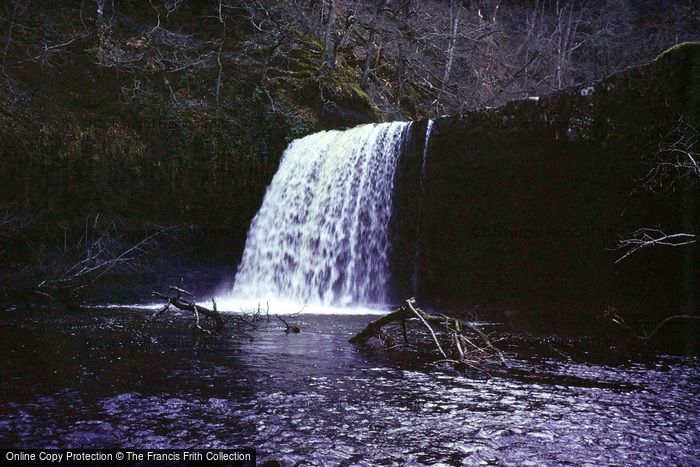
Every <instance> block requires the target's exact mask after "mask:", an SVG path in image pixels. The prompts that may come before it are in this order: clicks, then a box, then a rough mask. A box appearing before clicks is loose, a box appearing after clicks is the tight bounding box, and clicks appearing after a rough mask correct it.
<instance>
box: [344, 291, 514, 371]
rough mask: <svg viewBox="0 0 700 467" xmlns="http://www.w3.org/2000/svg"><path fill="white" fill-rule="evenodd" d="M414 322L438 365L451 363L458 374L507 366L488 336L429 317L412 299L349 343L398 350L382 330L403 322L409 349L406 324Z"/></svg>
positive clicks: (443, 317) (458, 321) (447, 319)
mask: <svg viewBox="0 0 700 467" xmlns="http://www.w3.org/2000/svg"><path fill="white" fill-rule="evenodd" d="M412 319H415V320H417V321H418V322H419V323H420V324H421V325H422V326H423V327H424V328H425V329H426V330H427V331H428V333H429V335H430V340H431V341H432V343H433V344H434V346H435V350H437V352H438V353H439V354H440V356H441V357H442V358H441V359H440V360H438V361H436V362H435V363H450V364H452V365H454V368H455V369H457V370H464V369H466V368H467V367H470V368H473V369H483V367H484V366H485V365H487V364H491V363H495V362H497V363H500V364H502V365H504V366H507V364H506V361H505V358H504V355H503V352H502V351H501V350H499V349H498V348H497V347H496V346H494V345H493V343H492V342H491V339H490V338H489V337H488V336H487V335H486V333H484V332H483V331H482V330H481V329H479V328H478V327H477V326H475V325H473V324H472V323H470V322H468V321H465V320H461V319H457V318H452V317H450V316H447V315H443V314H438V315H430V314H428V313H426V312H424V311H423V310H421V309H420V308H418V307H417V306H415V299H413V298H411V299H408V300H406V303H405V304H404V305H402V306H401V307H400V308H397V309H396V310H394V311H392V312H390V313H388V314H386V315H383V316H382V317H380V318H379V319H376V320H374V321H372V322H371V323H369V324H368V325H367V327H365V329H363V330H362V331H360V332H359V333H358V334H356V335H355V336H354V337H352V338H351V339H350V342H351V343H353V344H358V345H362V344H365V343H366V342H367V341H368V340H369V339H371V338H373V337H376V338H378V339H379V340H381V341H382V342H383V343H384V344H385V345H386V347H387V349H392V348H396V347H398V346H397V345H394V339H393V338H392V337H391V336H390V335H389V334H387V333H386V332H385V331H384V329H383V327H384V326H386V325H388V324H390V323H394V322H400V323H401V332H402V336H403V345H404V346H409V345H410V344H409V340H408V329H407V321H408V320H412ZM434 327H435V328H434ZM436 329H437V331H436Z"/></svg>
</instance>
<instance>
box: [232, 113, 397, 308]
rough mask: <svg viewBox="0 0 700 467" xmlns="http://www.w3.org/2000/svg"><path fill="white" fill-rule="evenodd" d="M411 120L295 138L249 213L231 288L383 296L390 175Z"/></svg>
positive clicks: (378, 300)
mask: <svg viewBox="0 0 700 467" xmlns="http://www.w3.org/2000/svg"><path fill="white" fill-rule="evenodd" d="M409 125H410V123H406V122H394V123H381V124H370V125H362V126H359V127H357V128H353V129H350V130H346V131H324V132H320V133H316V134H312V135H309V136H306V137H304V138H301V139H298V140H295V141H293V142H292V143H291V144H290V145H289V146H288V148H287V149H286V151H285V152H284V154H283V156H282V160H281V162H280V166H279V169H278V171H277V173H276V175H275V176H274V178H273V180H272V183H271V184H270V186H269V187H268V190H267V193H266V195H265V198H264V200H263V204H262V207H261V208H260V211H258V213H257V215H256V216H255V218H254V219H253V222H252V223H251V226H250V229H249V231H248V238H247V241H246V246H245V251H244V253H243V258H242V261H241V264H240V266H239V268H238V272H237V274H236V279H235V282H234V285H233V289H232V290H231V292H230V297H231V298H233V299H240V300H262V301H265V300H273V301H289V302H296V303H304V304H312V305H330V306H341V307H345V306H363V305H370V304H382V303H385V301H386V298H387V297H386V293H387V288H388V286H389V281H390V271H389V249H390V245H389V239H388V233H387V228H388V224H389V220H390V218H391V214H392V195H393V188H394V175H395V171H396V165H397V161H398V159H399V156H400V154H401V148H402V144H403V140H404V138H405V137H406V135H407V134H408V131H407V129H408V127H409Z"/></svg>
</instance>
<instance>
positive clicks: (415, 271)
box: [411, 118, 434, 296]
mask: <svg viewBox="0 0 700 467" xmlns="http://www.w3.org/2000/svg"><path fill="white" fill-rule="evenodd" d="M433 123H434V121H433V119H432V118H431V119H430V120H428V125H427V127H426V128H425V141H424V142H423V160H422V161H421V166H420V179H419V184H420V185H419V187H420V194H419V198H418V218H419V219H418V222H416V226H417V227H416V248H415V250H414V253H413V274H412V276H411V286H412V289H413V295H414V296H417V295H418V260H419V259H420V224H421V223H420V219H421V217H422V211H423V191H424V188H423V184H424V183H425V171H426V168H427V166H428V148H429V146H430V134H431V133H432V132H433Z"/></svg>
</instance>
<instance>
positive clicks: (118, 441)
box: [0, 311, 700, 465]
mask: <svg viewBox="0 0 700 467" xmlns="http://www.w3.org/2000/svg"><path fill="white" fill-rule="evenodd" d="M370 319H372V317H367V316H315V315H300V316H299V317H297V318H295V323H296V324H298V325H300V326H301V328H302V332H301V333H300V334H285V333H284V332H283V330H282V328H281V327H280V325H279V324H280V323H279V322H277V321H276V320H271V321H270V322H267V321H263V322H262V323H261V326H260V328H259V329H257V330H255V331H253V332H251V333H250V335H251V337H252V338H253V340H252V341H251V340H250V338H248V337H235V336H233V335H232V334H231V333H226V334H224V335H222V336H196V335H193V334H192V332H191V331H190V330H189V329H188V328H187V327H186V326H185V324H183V322H185V321H187V320H186V318H185V317H183V316H180V317H176V316H171V317H169V318H168V319H166V320H163V321H160V322H158V323H156V324H154V325H151V326H147V325H146V324H145V323H144V316H143V315H142V314H140V313H138V312H135V311H123V312H119V313H115V312H114V311H104V312H99V313H97V314H91V315H89V316H69V317H60V318H58V317H51V316H50V315H48V314H39V313H38V314H34V315H31V316H30V317H29V318H27V317H26V316H24V315H22V316H20V315H12V314H5V315H4V316H2V318H0V324H1V325H2V328H3V333H4V335H5V336H6V339H5V340H4V341H2V343H0V355H2V360H1V363H0V372H1V374H2V380H1V382H0V394H1V395H0V413H1V414H2V417H1V418H0V445H3V446H13V447H37V446H41V447H106V446H110V447H151V448H154V447H188V448H192V447H241V446H251V447H256V448H257V449H258V456H259V457H258V458H259V459H280V460H282V461H284V462H285V463H286V464H289V465H293V464H294V463H296V462H301V461H304V462H307V463H310V464H312V465H313V464H317V465H329V464H331V465H333V464H345V465H377V464H397V465H398V464H401V465H403V464H406V463H408V464H414V465H421V464H440V463H442V464H446V465H460V464H463V465H473V464H496V465H557V464H573V465H586V464H588V465H603V464H617V465H629V464H650V465H698V460H697V459H698V458H699V454H700V436H699V435H700V429H699V428H698V425H697V423H698V420H700V404H698V403H697V396H698V393H699V391H698V390H699V389H700V371H699V370H700V367H699V365H698V362H697V361H696V360H694V359H685V358H671V357H662V358H659V359H657V360H656V361H654V362H650V363H646V364H639V363H630V364H628V365H625V366H604V365H593V364H581V363H570V362H563V361H558V360H547V359H518V358H516V357H512V358H511V360H510V365H511V367H512V369H510V370H502V371H496V372H492V375H491V376H486V375H484V374H481V375H466V374H458V373H453V372H449V371H437V372H435V371H432V372H430V371H428V370H427V369H426V368H425V367H424V366H421V365H416V364H414V362H413V360H412V359H406V358H404V357H402V354H400V353H398V352H397V353H394V354H390V355H387V354H386V353H385V352H384V351H381V350H379V349H376V350H371V349H370V350H358V349H356V348H355V347H353V346H352V345H350V344H348V343H347V339H348V337H350V336H351V335H352V334H353V333H354V332H356V331H358V330H359V329H361V328H362V326H363V325H364V324H365V323H366V322H367V321H369V320H370ZM7 336H9V338H7Z"/></svg>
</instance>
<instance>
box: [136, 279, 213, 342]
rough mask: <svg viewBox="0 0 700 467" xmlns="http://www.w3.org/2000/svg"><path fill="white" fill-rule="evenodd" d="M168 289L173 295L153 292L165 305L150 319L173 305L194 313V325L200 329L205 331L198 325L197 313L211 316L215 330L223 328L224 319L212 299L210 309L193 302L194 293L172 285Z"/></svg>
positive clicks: (152, 318) (151, 319) (153, 318)
mask: <svg viewBox="0 0 700 467" xmlns="http://www.w3.org/2000/svg"><path fill="white" fill-rule="evenodd" d="M170 290H172V291H173V292H175V295H174V296H167V295H165V294H162V293H160V292H153V296H154V297H157V298H162V299H163V300H165V301H166V303H165V305H163V308H160V309H159V310H158V311H156V312H155V313H154V314H153V315H152V316H151V317H150V319H149V322H150V321H153V320H155V319H156V318H157V317H158V316H160V315H161V314H163V313H165V312H166V311H168V309H169V308H170V307H171V306H174V307H175V308H177V309H178V310H183V311H191V312H192V313H194V317H195V327H196V328H197V329H199V330H200V331H205V332H206V330H205V329H203V328H202V327H201V326H200V325H199V315H200V314H201V315H204V316H206V317H208V318H211V319H212V320H213V321H214V322H215V323H216V330H217V331H220V330H222V329H224V327H225V325H224V320H223V318H222V316H221V313H219V311H218V310H217V309H216V302H215V301H214V299H213V298H212V299H211V303H212V309H211V310H210V309H209V308H205V307H203V306H201V305H197V303H196V302H195V298H194V295H192V294H191V293H190V292H188V291H186V290H184V289H181V288H180V287H176V286H174V285H171V286H170ZM184 296H188V297H190V299H189V300H187V299H186V298H184Z"/></svg>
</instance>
